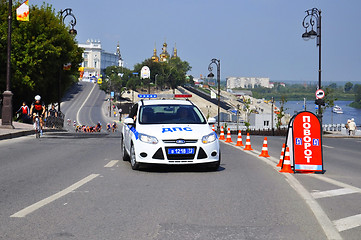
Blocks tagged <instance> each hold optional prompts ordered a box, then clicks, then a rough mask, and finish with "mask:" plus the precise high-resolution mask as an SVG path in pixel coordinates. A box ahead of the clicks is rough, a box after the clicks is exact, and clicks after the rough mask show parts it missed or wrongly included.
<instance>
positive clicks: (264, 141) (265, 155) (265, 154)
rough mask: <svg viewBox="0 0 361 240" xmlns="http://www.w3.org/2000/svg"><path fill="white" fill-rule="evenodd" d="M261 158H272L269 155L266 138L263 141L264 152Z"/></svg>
mask: <svg viewBox="0 0 361 240" xmlns="http://www.w3.org/2000/svg"><path fill="white" fill-rule="evenodd" d="M259 157H270V155H269V154H268V146H267V137H265V138H264V140H263V146H262V152H261V154H260V155H259Z"/></svg>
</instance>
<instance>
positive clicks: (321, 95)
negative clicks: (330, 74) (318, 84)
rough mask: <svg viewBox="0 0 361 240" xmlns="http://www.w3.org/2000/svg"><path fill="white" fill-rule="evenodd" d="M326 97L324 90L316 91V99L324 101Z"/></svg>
mask: <svg viewBox="0 0 361 240" xmlns="http://www.w3.org/2000/svg"><path fill="white" fill-rule="evenodd" d="M324 97H325V92H324V91H323V90H322V89H318V90H317V91H316V98H317V99H322V98H324Z"/></svg>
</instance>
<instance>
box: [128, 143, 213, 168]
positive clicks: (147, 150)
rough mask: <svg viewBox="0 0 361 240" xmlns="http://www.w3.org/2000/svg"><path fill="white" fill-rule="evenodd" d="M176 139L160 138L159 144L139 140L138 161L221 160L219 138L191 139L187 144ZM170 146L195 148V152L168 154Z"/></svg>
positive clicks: (199, 162)
mask: <svg viewBox="0 0 361 240" xmlns="http://www.w3.org/2000/svg"><path fill="white" fill-rule="evenodd" d="M175 141H176V140H167V141H162V140H160V141H159V142H158V144H148V143H144V142H141V141H139V140H138V141H137V142H136V144H135V146H134V147H135V154H136V157H137V162H139V163H150V164H170V165H178V164H202V163H214V162H217V161H219V156H220V151H219V142H218V139H217V140H216V141H214V142H212V143H208V144H204V143H202V142H201V141H200V140H190V141H188V142H187V143H185V144H176V143H175ZM168 148H194V150H195V151H194V154H168V153H167V152H168V151H167V149H168Z"/></svg>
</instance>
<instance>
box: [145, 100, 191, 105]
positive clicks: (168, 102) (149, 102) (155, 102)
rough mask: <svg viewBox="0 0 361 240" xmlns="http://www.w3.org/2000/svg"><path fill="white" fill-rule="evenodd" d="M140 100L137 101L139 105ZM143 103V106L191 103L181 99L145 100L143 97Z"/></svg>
mask: <svg viewBox="0 0 361 240" xmlns="http://www.w3.org/2000/svg"><path fill="white" fill-rule="evenodd" d="M141 102H142V101H140V102H139V104H140V105H142V103H141ZM143 104H144V105H145V106H147V105H163V104H164V105H193V104H192V103H191V102H190V101H187V100H183V99H179V100H178V99H151V100H147V99H144V100H143Z"/></svg>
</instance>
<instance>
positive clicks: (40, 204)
mask: <svg viewBox="0 0 361 240" xmlns="http://www.w3.org/2000/svg"><path fill="white" fill-rule="evenodd" d="M97 176H99V174H90V175H89V176H87V177H86V178H83V179H82V180H80V181H79V182H76V183H74V184H73V185H71V186H70V187H68V188H66V189H64V190H62V191H60V192H58V193H56V194H54V195H52V196H50V197H47V198H45V199H43V200H41V201H39V202H37V203H34V204H33V205H30V206H29V207H26V208H24V209H23V210H20V211H19V212H17V213H14V214H13V215H11V216H10V217H17V218H22V217H25V216H26V215H28V214H30V213H32V212H34V211H36V210H38V209H39V208H41V207H43V206H45V205H47V204H49V203H51V202H53V201H55V200H57V199H59V198H61V197H63V196H65V195H67V194H68V193H71V192H72V191H74V190H75V189H77V188H79V187H81V186H82V185H84V184H86V183H87V182H90V181H91V180H93V179H94V178H96V177H97Z"/></svg>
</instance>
